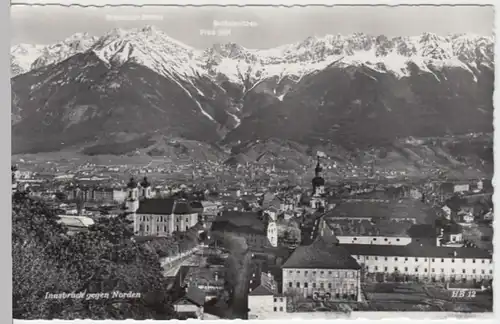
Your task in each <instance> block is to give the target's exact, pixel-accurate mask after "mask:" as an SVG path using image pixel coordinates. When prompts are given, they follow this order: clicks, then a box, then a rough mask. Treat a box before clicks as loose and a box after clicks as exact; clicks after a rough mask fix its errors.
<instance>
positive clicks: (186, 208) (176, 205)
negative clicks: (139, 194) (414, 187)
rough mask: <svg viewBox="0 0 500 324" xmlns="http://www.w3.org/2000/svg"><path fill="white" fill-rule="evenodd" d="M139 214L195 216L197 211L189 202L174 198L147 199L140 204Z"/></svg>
mask: <svg viewBox="0 0 500 324" xmlns="http://www.w3.org/2000/svg"><path fill="white" fill-rule="evenodd" d="M137 213H138V214H155V215H171V214H177V215H183V214H193V213H195V211H193V209H192V208H191V206H190V205H189V203H188V201H186V200H179V199H173V198H155V199H145V200H143V201H141V202H140V204H139V209H138V210H137Z"/></svg>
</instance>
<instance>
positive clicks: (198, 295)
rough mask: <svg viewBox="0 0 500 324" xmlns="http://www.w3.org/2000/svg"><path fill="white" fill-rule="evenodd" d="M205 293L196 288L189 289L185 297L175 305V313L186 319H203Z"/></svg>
mask: <svg viewBox="0 0 500 324" xmlns="http://www.w3.org/2000/svg"><path fill="white" fill-rule="evenodd" d="M204 304H205V293H204V292H203V291H202V290H201V289H199V288H197V287H195V286H191V287H188V288H187V290H186V293H185V294H184V296H182V297H181V298H180V299H179V300H177V301H176V302H175V303H174V309H175V311H176V312H177V313H178V314H179V315H181V317H184V318H196V319H203V305H204Z"/></svg>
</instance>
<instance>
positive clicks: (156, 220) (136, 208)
mask: <svg viewBox="0 0 500 324" xmlns="http://www.w3.org/2000/svg"><path fill="white" fill-rule="evenodd" d="M125 206H126V209H127V211H128V212H129V213H130V215H131V216H132V218H133V221H134V234H135V235H138V236H170V235H172V233H174V232H185V231H187V230H189V229H190V228H191V227H193V226H195V225H196V224H197V223H198V220H199V213H198V211H197V210H196V209H195V208H193V207H192V206H191V203H190V202H189V201H187V200H185V199H175V198H152V194H151V184H150V183H149V181H148V179H147V178H146V177H144V179H143V180H142V181H141V182H140V183H137V181H135V179H134V178H131V179H130V181H129V182H128V184H127V198H126V200H125Z"/></svg>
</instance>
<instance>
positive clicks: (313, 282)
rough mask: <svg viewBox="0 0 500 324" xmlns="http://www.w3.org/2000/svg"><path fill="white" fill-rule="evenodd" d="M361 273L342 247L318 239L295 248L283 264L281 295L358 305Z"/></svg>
mask: <svg viewBox="0 0 500 324" xmlns="http://www.w3.org/2000/svg"><path fill="white" fill-rule="evenodd" d="M360 269H361V266H360V265H359V264H358V262H356V260H355V259H354V258H353V257H352V256H351V255H350V254H349V252H348V251H347V250H346V249H345V248H344V247H342V246H339V245H336V244H331V243H329V242H326V241H325V240H323V239H322V238H321V237H320V238H318V239H317V240H315V241H314V242H313V243H312V244H310V245H302V246H299V247H297V249H295V251H294V252H293V253H292V255H291V256H290V257H289V258H288V260H287V261H286V262H285V264H284V265H283V267H282V271H283V290H282V291H283V293H284V294H289V295H298V296H302V297H304V298H307V297H313V298H326V299H329V300H354V301H360V300H361V272H360Z"/></svg>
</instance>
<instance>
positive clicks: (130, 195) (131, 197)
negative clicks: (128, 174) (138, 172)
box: [125, 178, 139, 213]
mask: <svg viewBox="0 0 500 324" xmlns="http://www.w3.org/2000/svg"><path fill="white" fill-rule="evenodd" d="M125 207H127V211H128V212H129V213H135V212H136V211H137V209H139V188H138V186H137V182H136V181H135V179H134V178H130V181H129V182H128V183H127V199H126V200H125Z"/></svg>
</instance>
